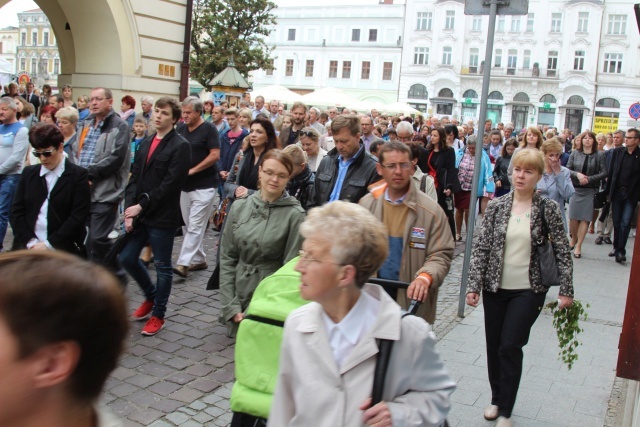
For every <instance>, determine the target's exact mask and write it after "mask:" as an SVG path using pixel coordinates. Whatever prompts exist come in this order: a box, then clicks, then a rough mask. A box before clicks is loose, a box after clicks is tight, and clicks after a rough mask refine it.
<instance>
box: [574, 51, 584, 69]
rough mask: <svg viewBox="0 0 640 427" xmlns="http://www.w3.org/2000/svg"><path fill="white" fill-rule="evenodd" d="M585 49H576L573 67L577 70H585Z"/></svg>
mask: <svg viewBox="0 0 640 427" xmlns="http://www.w3.org/2000/svg"><path fill="white" fill-rule="evenodd" d="M584 57H585V51H584V50H576V53H575V56H574V58H573V69H574V70H577V71H582V70H584Z"/></svg>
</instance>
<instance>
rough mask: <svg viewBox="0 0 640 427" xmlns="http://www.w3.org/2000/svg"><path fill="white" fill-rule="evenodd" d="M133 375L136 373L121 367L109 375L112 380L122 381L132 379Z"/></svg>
mask: <svg viewBox="0 0 640 427" xmlns="http://www.w3.org/2000/svg"><path fill="white" fill-rule="evenodd" d="M135 374H136V371H134V370H133V369H128V368H125V367H123V366H120V367H118V368H116V369H115V370H114V371H113V372H112V373H111V376H112V377H113V378H116V379H119V380H121V381H124V380H125V379H127V378H129V377H132V376H134V375H135Z"/></svg>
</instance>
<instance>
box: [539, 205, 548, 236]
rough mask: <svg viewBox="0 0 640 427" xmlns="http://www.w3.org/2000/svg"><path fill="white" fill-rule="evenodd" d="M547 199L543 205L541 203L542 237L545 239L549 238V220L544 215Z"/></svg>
mask: <svg viewBox="0 0 640 427" xmlns="http://www.w3.org/2000/svg"><path fill="white" fill-rule="evenodd" d="M545 204H546V203H545V199H544V198H543V199H542V201H541V203H540V219H541V220H542V237H543V239H547V238H548V237H549V226H548V225H547V219H546V218H545V215H544V206H545Z"/></svg>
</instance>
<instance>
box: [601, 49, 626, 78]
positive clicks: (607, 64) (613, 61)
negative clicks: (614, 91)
mask: <svg viewBox="0 0 640 427" xmlns="http://www.w3.org/2000/svg"><path fill="white" fill-rule="evenodd" d="M602 72H603V73H614V74H620V73H622V54H621V53H605V54H604V69H603V70H602Z"/></svg>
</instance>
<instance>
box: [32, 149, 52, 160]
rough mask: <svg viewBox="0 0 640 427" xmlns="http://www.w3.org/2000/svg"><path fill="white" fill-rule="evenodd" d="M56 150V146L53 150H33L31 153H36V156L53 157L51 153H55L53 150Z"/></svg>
mask: <svg viewBox="0 0 640 427" xmlns="http://www.w3.org/2000/svg"><path fill="white" fill-rule="evenodd" d="M54 151H56V149H55V148H52V149H51V150H47V151H35V150H34V151H32V152H31V154H33V155H34V157H37V158H40V157H51V155H52V154H53V152H54Z"/></svg>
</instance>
